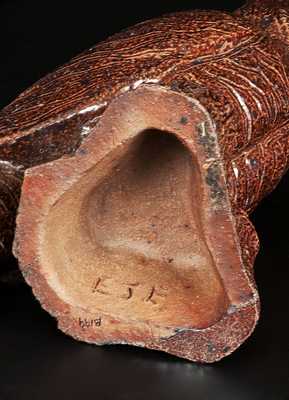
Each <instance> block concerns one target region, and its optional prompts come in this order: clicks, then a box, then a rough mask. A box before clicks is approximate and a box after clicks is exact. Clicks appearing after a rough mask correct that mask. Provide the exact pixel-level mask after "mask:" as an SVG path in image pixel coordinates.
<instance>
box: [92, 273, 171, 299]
mask: <svg viewBox="0 0 289 400" xmlns="http://www.w3.org/2000/svg"><path fill="white" fill-rule="evenodd" d="M115 286H116V283H115V282H114V281H113V278H111V277H109V276H102V277H98V278H97V279H96V280H95V282H94V284H93V286H92V293H99V294H101V295H104V296H114V297H116V298H119V299H123V300H130V299H139V300H142V301H143V302H145V303H150V304H153V305H157V304H158V303H159V302H160V301H161V300H162V299H164V298H165V297H167V296H168V288H167V287H165V286H162V285H152V286H148V285H144V284H141V283H140V282H119V283H117V291H116V290H115ZM116 292H117V293H116Z"/></svg>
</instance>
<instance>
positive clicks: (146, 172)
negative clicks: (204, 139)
mask: <svg viewBox="0 0 289 400" xmlns="http://www.w3.org/2000/svg"><path fill="white" fill-rule="evenodd" d="M199 181H200V180H199V172H198V166H197V163H196V162H195V161H194V157H193V156H192V155H191V154H190V152H189V151H188V150H187V149H186V148H185V146H184V145H183V144H182V143H181V142H180V141H179V140H178V139H177V138H176V137H175V136H174V135H173V134H171V133H168V132H161V131H158V130H155V129H150V130H145V131H143V132H140V133H139V134H138V135H137V136H136V138H134V139H133V140H130V141H129V142H127V143H126V144H123V145H121V146H118V147H117V148H116V149H115V150H114V151H112V152H110V153H109V154H108V155H107V156H106V157H105V158H104V159H103V160H102V161H101V162H98V163H97V165H95V166H94V167H93V168H91V169H90V170H88V171H87V172H86V173H85V174H83V175H82V176H81V178H80V179H79V180H78V181H77V182H76V183H75V184H74V185H73V186H72V187H71V188H70V189H69V190H68V191H66V192H65V194H64V195H63V196H62V197H61V198H60V199H59V200H58V201H57V203H56V204H55V205H54V206H53V207H52V208H51V210H50V213H49V215H48V217H47V220H46V223H45V232H44V236H43V238H44V239H43V241H42V249H41V255H40V256H41V258H42V265H43V268H44V269H45V271H46V274H47V277H48V280H49V283H50V285H51V286H53V288H54V290H55V291H56V293H57V295H58V296H59V297H60V298H62V299H63V300H64V301H66V302H67V303H69V304H77V305H78V306H81V307H83V309H87V310H89V312H91V313H93V312H95V313H96V312H99V311H101V312H103V313H104V314H107V315H110V316H113V317H115V318H118V319H120V320H126V321H136V323H137V321H142V322H148V323H150V324H156V325H159V326H166V327H173V328H182V327H184V328H185V327H192V328H201V327H206V326H209V325H210V324H212V323H213V322H215V321H216V320H217V319H218V318H219V317H220V316H221V315H222V313H223V312H224V308H225V306H226V304H227V303H226V301H227V300H226V299H227V297H226V294H225V292H224V289H223V286H222V282H221V279H220V277H219V274H218V272H217V270H216V268H215V266H214V262H213V259H212V257H211V254H210V251H209V249H208V246H207V244H206V240H205V237H204V234H203V231H202V218H201V216H202V210H201V208H200V204H201V198H202V190H201V187H200V183H199Z"/></svg>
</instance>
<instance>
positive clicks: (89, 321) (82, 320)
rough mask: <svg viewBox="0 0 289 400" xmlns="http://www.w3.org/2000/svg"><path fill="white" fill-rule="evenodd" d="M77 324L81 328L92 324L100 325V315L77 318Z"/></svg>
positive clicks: (92, 325)
mask: <svg viewBox="0 0 289 400" xmlns="http://www.w3.org/2000/svg"><path fill="white" fill-rule="evenodd" d="M78 324H79V326H80V327H81V328H82V329H88V328H93V327H94V326H96V327H99V326H101V317H99V318H95V319H88V318H78Z"/></svg>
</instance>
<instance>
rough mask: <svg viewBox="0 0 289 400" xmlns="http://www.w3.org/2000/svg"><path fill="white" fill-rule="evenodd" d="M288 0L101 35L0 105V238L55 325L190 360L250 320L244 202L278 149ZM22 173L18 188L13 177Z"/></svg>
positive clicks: (250, 230) (254, 300)
mask: <svg viewBox="0 0 289 400" xmlns="http://www.w3.org/2000/svg"><path fill="white" fill-rule="evenodd" d="M288 18H289V4H288V2H287V1H274V2H273V1H262V2H261V1H254V2H251V3H250V4H249V5H247V6H246V7H243V8H242V9H240V10H238V11H236V12H235V14H234V15H230V14H227V13H222V12H216V11H210V12H208V11H206V12H204V11H192V12H182V13H177V14H173V15H167V16H164V17H161V18H159V19H156V20H153V21H148V22H144V23H141V24H138V25H136V26H135V27H132V28H130V29H128V30H127V31H125V32H122V33H120V34H117V35H114V36H113V37H111V38H109V39H107V40H106V41H104V42H102V43H100V44H98V45H97V46H95V47H94V48H91V49H89V50H88V51H86V52H85V53H83V54H81V55H80V56H78V57H76V58H74V59H73V60H72V61H71V62H69V63H68V64H66V65H64V66H63V67H61V68H59V69H58V70H56V71H55V72H54V73H52V74H50V75H48V76H46V77H45V78H43V79H42V80H40V81H39V82H37V83H36V84H35V85H34V86H32V87H31V88H30V89H28V90H27V91H26V92H24V93H23V94H22V95H20V96H19V97H18V98H17V99H16V100H15V101H14V102H13V103H11V104H10V105H9V106H7V107H6V108H5V109H4V110H2V112H1V113H0V177H1V179H0V213H1V219H0V224H1V226H0V228H1V229H0V235H1V236H0V247H1V249H2V252H3V253H5V252H9V251H10V249H11V244H12V241H13V238H14V231H15V216H16V214H17V227H16V235H15V240H14V254H15V255H16V256H17V258H18V260H19V263H20V268H21V270H22V273H23V275H24V277H25V279H26V281H27V282H28V283H29V284H30V285H31V286H32V289H33V292H34V294H35V296H36V297H37V298H38V299H39V300H40V302H41V304H42V306H43V307H44V308H45V309H46V310H47V311H49V312H50V313H51V314H52V315H54V316H55V317H56V318H57V320H58V323H59V327H60V329H62V330H63V331H64V332H66V333H68V334H70V335H71V336H73V337H75V338H77V339H80V340H84V341H87V342H91V343H96V344H103V343H128V344H134V345H138V346H144V347H147V348H152V349H159V350H163V351H166V352H169V353H172V354H175V355H177V356H180V357H184V358H187V359H190V360H194V361H201V362H213V361H216V360H219V359H220V358H222V357H224V356H225V355H228V354H230V353H231V352H233V351H234V350H235V349H236V348H237V347H238V346H239V345H240V344H241V343H242V342H243V341H244V340H245V339H246V338H247V337H248V336H249V335H250V334H251V332H252V331H253V330H254V327H255V325H256V322H257V320H258V317H259V298H258V293H257V290H256V287H255V282H254V278H253V263H254V259H255V256H256V254H257V252H258V247H259V243H258V237H257V234H256V232H255V230H254V227H253V226H252V224H251V222H250V220H249V218H248V214H249V213H250V212H251V211H252V210H253V209H254V208H255V207H256V206H257V204H258V203H259V202H260V200H261V199H262V198H263V197H264V196H265V195H266V194H268V193H269V192H271V191H272V190H273V189H274V187H275V186H276V185H277V183H278V182H279V180H280V179H281V177H282V175H283V174H284V173H285V172H286V170H287V168H288V162H289V157H288V155H289V140H288V123H289V118H288V107H289V103H288V92H289V81H288V75H289V58H288V40H289V39H288V37H289V36H288V29H289V20H288ZM20 191H21V195H20Z"/></svg>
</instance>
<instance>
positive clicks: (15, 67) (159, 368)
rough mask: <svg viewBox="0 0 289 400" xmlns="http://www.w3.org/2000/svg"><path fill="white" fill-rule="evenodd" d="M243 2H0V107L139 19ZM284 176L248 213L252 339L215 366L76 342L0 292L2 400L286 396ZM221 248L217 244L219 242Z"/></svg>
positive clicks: (26, 303) (288, 297)
mask: <svg viewBox="0 0 289 400" xmlns="http://www.w3.org/2000/svg"><path fill="white" fill-rule="evenodd" d="M241 4H242V1H227V2H226V1H219V2H218V3H217V4H216V3H214V2H213V1H211V2H210V1H205V0H203V1H194V0H188V1H185V0H179V1H168V2H166V1H158V2H157V1H155V2H152V3H148V2H144V1H143V2H140V1H138V2H130V3H128V2H127V3H125V2H122V1H119V2H117V3H116V2H112V1H106V2H105V1H103V0H102V3H100V2H99V1H97V0H94V1H85V0H82V1H77V2H76V1H75V2H74V1H71V2H68V1H61V0H58V1H49V2H47V1H33V0H32V1H13V0H10V1H2V2H0V39H1V41H0V106H1V107H2V106H4V105H6V104H7V103H9V102H10V101H11V100H12V99H13V98H14V97H15V96H16V95H17V94H18V93H20V92H21V91H22V90H23V89H25V88H26V87H28V86H29V85H30V84H32V83H33V82H34V81H35V80H37V79H39V78H40V77H42V76H43V75H44V74H46V73H47V72H49V71H51V70H53V69H54V68H55V67H56V66H58V65H60V64H62V63H63V62H65V61H67V60H69V58H71V57H72V56H73V55H76V54H77V53H79V52H80V51H82V50H84V49H85V48H87V47H90V46H91V45H93V44H95V43H96V42H98V41H100V40H102V39H104V38H105V37H107V36H108V35H110V34H112V33H114V32H117V31H119V30H120V29H122V28H125V27H127V26H128V25H131V24H134V23H136V22H138V21H141V20H144V19H147V18H151V17H154V16H157V15H160V14H162V13H165V12H170V11H174V10H183V9H190V8H217V9H227V10H230V9H232V10H233V9H234V8H236V7H238V6H239V5H241ZM288 205H289V175H287V176H285V178H284V179H283V180H282V182H281V184H280V185H279V187H278V188H277V189H276V190H275V191H274V193H273V194H272V195H271V196H269V197H268V198H267V199H266V200H265V201H263V202H262V204H261V205H260V206H259V208H258V209H257V211H256V212H255V213H254V215H253V216H252V219H253V221H254V224H255V226H256V228H257V231H258V233H259V236H260V239H261V244H262V246H261V251H260V254H259V256H258V258H257V262H256V280H257V283H258V287H259V290H260V295H261V299H262V315H261V320H260V322H259V325H258V327H257V329H256V331H255V333H254V334H253V335H252V337H251V338H250V339H249V340H248V341H247V342H246V343H245V344H244V345H243V346H242V347H241V348H240V349H239V350H238V351H236V352H235V353H234V354H233V355H232V356H230V357H228V358H226V359H224V360H222V361H221V362H219V363H217V364H213V365H198V364H194V363H190V362H186V361H184V360H181V359H177V358H175V357H172V356H169V355H166V354H162V353H159V352H153V351H149V350H142V349H137V348H132V347H128V346H123V347H121V346H111V347H97V346H91V345H87V344H83V343H78V342H75V341H74V340H72V339H70V338H69V337H66V336H65V335H64V334H62V333H61V332H60V331H58V330H57V329H56V324H55V321H54V320H53V319H52V318H51V317H50V316H49V315H48V314H47V313H45V312H44V311H42V310H41V308H40V306H39V304H38V302H37V301H36V300H34V298H33V296H32V294H31V291H30V289H29V288H28V287H26V285H23V286H16V287H6V288H4V287H0V400H24V399H29V400H40V399H41V400H46V399H56V400H58V399H83V400H84V399H94V398H98V399H102V400H106V399H107V400H110V399H117V400H126V399H135V400H138V399H158V400H162V399H166V400H169V399H184V400H186V399H192V400H194V399H197V400H207V399H209V400H210V399H215V400H218V399H222V400H245V399H246V400H251V399H254V400H259V399H260V400H261V399H262V400H266V399H270V400H289V324H288V319H289V290H288V286H289V268H288V267H289V246H288V244H289V227H288V226H289V211H288ZM224 245H225V243H224Z"/></svg>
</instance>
